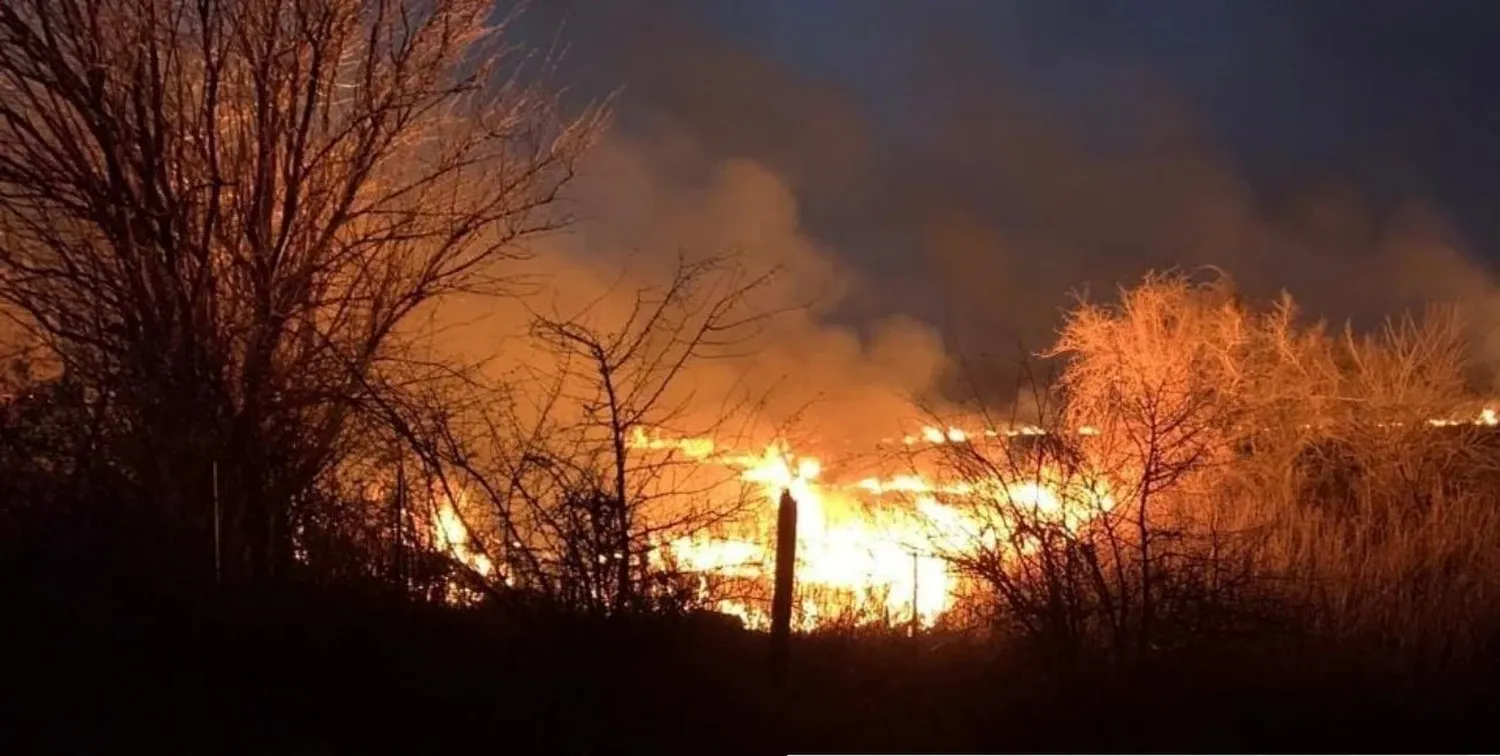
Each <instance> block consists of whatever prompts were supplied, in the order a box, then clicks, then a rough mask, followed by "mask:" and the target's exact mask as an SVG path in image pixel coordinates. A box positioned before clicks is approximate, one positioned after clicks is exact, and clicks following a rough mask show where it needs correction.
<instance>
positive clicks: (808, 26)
mask: <svg viewBox="0 0 1500 756" xmlns="http://www.w3.org/2000/svg"><path fill="white" fill-rule="evenodd" d="M537 11H538V12H535V13H534V14H533V17H532V19H531V21H530V23H532V24H534V25H536V24H540V26H539V28H555V24H556V23H557V21H559V20H563V19H566V21H567V25H566V27H565V31H564V33H563V38H564V39H566V40H567V41H568V42H569V43H570V50H569V53H568V57H567V60H566V65H565V66H564V71H565V73H566V75H567V76H568V77H569V78H570V79H572V80H573V81H574V82H576V83H578V84H579V85H580V86H581V87H582V89H583V91H593V92H599V91H604V90H605V89H607V88H611V87H620V86H622V87H623V88H624V89H623V91H622V93H621V99H620V106H619V111H618V123H617V128H618V129H619V130H620V131H621V132H622V133H629V134H637V135H647V138H652V137H651V135H658V136H659V135H660V134H663V133H670V134H672V135H673V137H672V138H673V139H678V140H682V139H686V140H690V141H691V143H692V144H693V145H694V149H695V150H697V151H699V153H701V154H702V155H703V156H705V157H704V159H705V160H710V161H711V160H717V159H727V158H743V159H748V160H752V161H755V162H756V163H757V164H759V165H762V166H764V167H765V168H767V169H768V170H770V171H771V172H773V173H774V174H775V175H776V176H777V177H779V178H780V179H781V180H782V181H783V182H784V183H785V185H786V186H787V187H788V189H789V190H790V191H791V193H792V194H793V195H794V196H795V199H796V203H797V208H798V212H799V218H800V222H801V227H802V230H803V231H804V232H805V233H806V234H807V235H808V236H809V237H811V238H813V239H815V240H816V241H817V243H818V244H819V245H822V246H824V247H826V248H827V249H828V250H829V251H830V252H829V253H830V254H831V255H832V256H834V257H835V258H837V259H838V260H839V261H841V263H843V264H845V265H847V266H848V267H849V268H850V269H852V270H855V271H857V272H858V276H859V278H860V285H859V286H857V287H855V289H854V291H853V292H852V293H851V295H850V296H849V297H848V298H847V300H846V302H845V303H844V305H843V307H842V310H841V311H842V312H843V314H844V316H846V317H848V318H850V319H853V320H858V319H860V318H862V317H865V316H867V315H870V314H875V313H880V312H886V311H891V310H902V311H906V312H909V313H911V314H913V315H917V316H919V317H922V318H924V319H926V320H928V321H930V322H940V323H944V324H950V325H952V324H969V325H973V324H977V323H984V324H987V325H986V326H985V328H986V329H990V330H993V329H995V328H997V327H998V328H999V329H1000V330H1002V331H1005V332H1006V333H1007V334H1011V335H1014V336H1018V337H1023V338H1027V339H1036V338H1042V337H1044V334H1045V332H1046V331H1047V330H1048V329H1050V328H1051V327H1052V326H1051V324H1053V323H1055V318H1056V312H1057V308H1058V307H1059V306H1062V305H1064V304H1066V297H1065V295H1066V294H1067V292H1068V291H1071V290H1074V289H1077V288H1079V287H1083V286H1087V287H1091V288H1092V289H1093V290H1098V289H1099V288H1100V287H1103V288H1104V289H1108V288H1109V287H1112V286H1114V285H1116V284H1118V283H1121V282H1126V281H1129V280H1132V279H1134V278H1136V277H1138V276H1139V275H1140V274H1141V273H1143V272H1144V271H1145V270H1146V269H1147V268H1149V267H1162V266H1182V267H1192V266H1197V265H1204V264H1213V265H1218V266H1222V267H1224V268H1225V269H1227V270H1228V271H1229V272H1230V273H1231V274H1233V275H1234V276H1235V277H1236V279H1238V280H1239V281H1240V282H1241V283H1242V284H1243V285H1244V286H1245V287H1246V288H1247V289H1249V290H1252V291H1255V292H1264V293H1274V292H1275V290H1277V289H1280V288H1283V287H1286V288H1289V289H1290V290H1291V291H1292V292H1293V293H1294V294H1296V295H1297V296H1298V297H1299V299H1301V300H1303V301H1304V303H1305V304H1306V305H1307V306H1308V308H1309V309H1311V310H1313V311H1314V312H1315V313H1317V314H1325V315H1330V316H1333V317H1335V318H1344V317H1353V318H1355V319H1356V320H1368V319H1370V318H1372V317H1375V316H1377V315H1380V314H1384V313H1386V312H1389V311H1390V310H1391V309H1392V308H1394V307H1397V306H1402V305H1407V304H1410V303H1412V302H1415V301H1417V300H1423V299H1434V298H1438V299H1449V298H1455V297H1464V298H1475V297H1489V296H1490V295H1491V291H1490V290H1491V287H1490V286H1489V284H1488V277H1489V273H1488V267H1489V266H1490V265H1491V264H1492V263H1493V262H1494V261H1500V214H1497V212H1496V211H1497V210H1500V183H1497V178H1496V177H1497V176H1500V144H1497V140H1496V138H1495V137H1496V135H1497V134H1500V96H1497V95H1500V92H1497V91H1496V87H1495V86H1494V85H1493V84H1492V82H1493V81H1494V79H1495V77H1496V75H1497V74H1500V5H1496V4H1494V3H1489V2H1479V1H1475V2H1457V1H1444V2H1422V3H1418V2H1406V3H1397V2H1391V1H1389V0H1372V1H1369V2H1333V1H1331V0H1321V1H1317V2H1313V1H1306V2H1304V1H1300V0H1299V1H1298V2H1250V1H1248V0H1247V1H1244V2H1226V1H1222V0H1199V1H1192V2H1189V1H1186V0H1182V1H1178V2H1124V1H1120V0H1117V1H1114V2H1110V1H1107V0H1099V1H1098V2H1080V1H1077V0H1009V1H1007V0H991V1H989V2H983V1H976V2H961V1H960V0H927V1H926V2H919V1H918V0H905V1H899V2H898V1H897V0H871V1H868V2H859V0H762V1H761V2H748V1H745V2H735V1H733V0H702V1H700V2H686V1H684V2H672V1H671V0H660V1H655V2H653V1H652V0H621V1H619V2H609V1H603V2H597V3H590V2H584V1H583V0H558V1H555V2H550V3H542V4H540V5H539V6H538V8H537ZM549 25H551V26H550V27H549ZM1486 261H1489V262H1486ZM954 327H957V326H954ZM980 330H983V329H980Z"/></svg>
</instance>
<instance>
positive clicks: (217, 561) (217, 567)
mask: <svg viewBox="0 0 1500 756" xmlns="http://www.w3.org/2000/svg"><path fill="white" fill-rule="evenodd" d="M213 486H214V583H215V584H216V585H217V584H222V583H223V582H224V557H223V550H222V545H221V540H222V536H221V535H220V532H221V530H220V522H221V515H220V514H219V460H217V459H216V460H214V461H213Z"/></svg>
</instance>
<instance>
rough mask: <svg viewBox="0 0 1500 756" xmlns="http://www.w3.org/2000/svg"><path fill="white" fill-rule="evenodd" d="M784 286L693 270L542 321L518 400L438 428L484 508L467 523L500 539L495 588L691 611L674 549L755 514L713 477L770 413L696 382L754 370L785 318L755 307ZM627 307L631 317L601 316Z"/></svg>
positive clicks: (594, 604) (448, 454)
mask: <svg viewBox="0 0 1500 756" xmlns="http://www.w3.org/2000/svg"><path fill="white" fill-rule="evenodd" d="M773 272H774V271H773ZM773 272H772V273H773ZM772 273H766V274H760V275H756V274H750V273H748V272H747V271H746V270H745V269H744V268H743V267H742V266H741V265H740V264H739V263H738V262H737V261H736V260H735V259H734V258H732V257H711V258H707V259H701V260H686V259H683V260H681V261H680V264H679V265H678V267H677V269H676V271H675V272H674V273H673V274H672V276H671V278H670V280H669V281H667V283H666V284H665V285H663V286H659V287H653V286H648V287H644V288H641V289H638V290H636V291H635V292H633V293H625V294H623V296H622V292H621V291H620V290H619V289H614V290H611V292H610V293H609V294H607V295H606V296H605V297H603V298H601V299H600V300H598V301H596V302H594V303H593V304H591V305H590V306H588V307H586V308H585V309H584V310H583V311H580V312H571V313H556V312H547V313H537V314H536V315H535V317H534V319H533V322H532V326H531V336H532V342H533V344H534V345H535V347H536V352H535V356H534V358H533V359H530V360H528V363H529V364H527V365H525V366H523V367H522V368H521V369H520V370H519V372H518V373H517V374H516V375H515V376H514V378H515V380H513V381H511V382H510V385H509V386H508V387H507V388H506V389H505V391H506V396H505V397H504V398H503V399H502V400H500V401H495V402H491V403H487V404H486V405H485V406H483V407H475V410H476V411H475V412H473V413H470V414H468V415H467V416H466V417H451V418H449V419H447V420H446V421H444V422H442V423H440V425H442V426H443V431H442V432H441V433H440V434H438V435H440V436H441V437H442V438H443V439H444V443H443V445H442V446H441V447H440V448H435V449H434V459H436V460H440V464H442V465H445V466H447V467H448V468H449V469H450V470H453V471H455V473H456V474H453V475H451V476H450V477H451V479H452V480H453V485H455V486H462V487H464V488H465V489H466V490H467V491H468V492H469V495H470V497H471V499H472V500H473V501H474V502H476V503H478V504H483V505H484V506H485V507H487V510H486V511H476V509H477V507H476V508H471V509H470V510H469V511H468V512H467V513H466V520H467V521H468V522H469V523H470V524H471V525H473V529H474V530H475V531H476V532H478V533H487V534H490V535H489V536H488V537H487V538H481V542H482V543H485V544H487V545H488V546H489V547H490V548H491V549H492V550H493V551H494V553H493V554H492V555H491V556H492V557H496V562H497V564H501V565H503V568H502V573H503V574H501V575H497V576H496V577H497V578H499V579H504V580H507V581H509V582H510V583H511V584H513V585H515V586H517V587H521V588H524V589H526V590H530V591H534V592H537V593H539V594H542V595H544V596H547V597H548V598H550V599H552V600H554V601H556V602H558V603H560V604H563V605H565V606H569V607H572V608H576V609H582V610H586V611H589V612H594V613H601V614H608V613H619V612H626V611H636V610H640V609H643V608H647V607H649V606H651V605H652V602H657V601H659V600H662V599H663V598H667V599H670V600H673V601H678V602H680V601H682V600H686V599H691V598H693V597H694V596H692V595H688V594H693V593H695V591H694V590H693V589H692V588H691V587H690V586H689V585H688V583H692V584H693V585H697V581H696V580H692V581H687V582H683V580H684V579H686V578H688V577H690V576H688V575H684V574H677V573H678V567H680V566H681V565H678V564H675V563H674V562H673V560H672V555H671V552H670V548H669V544H670V542H671V541H672V540H674V539H679V538H690V537H692V536H694V535H696V534H701V533H703V532H705V531H706V530H707V529H710V528H713V527H715V526H720V525H729V524H732V523H733V522H735V521H736V520H737V518H739V517H740V516H741V515H744V514H745V513H746V506H747V505H748V503H749V501H750V499H749V490H748V489H747V488H746V487H745V486H744V485H743V484H742V483H740V482H739V480H738V470H736V469H733V468H732V467H731V466H727V465H725V466H716V465H715V464H714V463H715V461H716V460H719V461H723V460H722V459H720V457H722V455H723V454H724V453H725V452H723V451H721V449H720V448H718V447H716V446H715V444H716V443H719V444H723V443H725V442H728V443H730V444H731V448H732V444H733V443H734V440H735V439H736V438H738V437H740V436H742V435H743V434H744V433H745V432H746V431H747V430H748V428H747V427H746V426H745V425H740V424H741V423H749V422H750V421H751V420H752V418H753V415H754V409H755V407H756V406H757V403H756V402H755V401H753V400H754V397H753V395H750V394H749V393H747V392H746V391H744V390H743V387H741V386H732V387H729V389H728V390H726V391H724V392H723V393H722V394H720V395H718V396H708V395H700V394H699V392H698V390H697V387H695V386H693V385H692V384H691V383H689V381H691V380H692V375H691V374H690V373H691V372H692V371H693V370H695V369H697V368H698V367H699V366H701V365H702V364H704V363H707V362H712V361H715V360H723V359H729V358H743V357H745V356H746V354H745V350H746V349H748V348H750V347H751V346H753V343H754V340H755V339H756V338H757V337H758V335H759V334H760V332H761V326H762V325H763V324H764V323H765V322H766V320H767V319H768V318H770V317H772V316H774V315H775V314H776V312H775V311H774V310H765V309H758V308H757V307H756V306H755V303H754V301H753V299H754V295H755V294H756V292H757V291H759V290H760V289H761V288H762V287H764V286H765V285H766V284H767V283H769V281H770V280H771V275H772ZM620 299H624V300H625V301H627V303H628V304H627V305H626V307H624V308H623V311H622V312H612V311H610V310H609V309H608V308H606V307H605V306H604V303H605V302H606V301H610V302H616V303H617V302H618V301H620ZM705 409H709V410H712V411H707V412H703V411H696V412H695V410H705ZM684 591H686V592H687V594H684V593H683V592H684Z"/></svg>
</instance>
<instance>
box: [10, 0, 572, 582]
mask: <svg viewBox="0 0 1500 756" xmlns="http://www.w3.org/2000/svg"><path fill="white" fill-rule="evenodd" d="M511 19H512V16H511V15H510V14H506V13H503V12H499V11H497V9H496V8H495V7H494V5H493V4H492V3H491V2H489V1H488V0H374V1H372V2H361V1H358V0H284V1H283V0H202V1H201V2H188V1H187V0H122V2H112V3H97V2H85V1H84V0H21V1H20V2H13V3H6V4H5V5H4V6H3V7H0V300H3V301H4V302H5V303H6V304H8V305H12V306H14V307H15V308H17V309H18V310H20V311H21V312H22V313H23V314H24V322H25V324H26V325H27V326H28V327H30V328H31V329H33V330H34V331H35V333H37V334H38V335H39V336H40V337H42V338H43V340H44V341H45V342H46V344H47V345H48V347H49V348H50V349H51V351H52V352H53V353H55V355H57V356H58V357H59V358H60V360H61V363H62V365H63V367H64V369H65V370H66V371H67V372H68V373H69V374H70V375H72V376H74V377H75V379H77V380H80V381H82V382H83V383H85V384H87V385H89V386H91V387H94V388H96V389H97V390H99V391H101V392H105V393H107V394H108V395H110V396H112V397H113V398H114V399H113V401H114V405H115V407H116V408H117V410H118V412H119V413H121V415H122V417H124V418H126V420H125V422H124V427H125V428H127V429H128V432H126V433H124V434H123V435H122V436H121V437H119V438H117V439H115V441H116V443H115V444H114V445H113V448H112V451H113V454H114V455H115V456H116V457H117V458H118V462H119V464H120V466H121V467H122V468H123V469H124V470H126V471H127V477H128V479H130V480H131V481H133V482H134V484H135V485H136V487H137V488H138V490H139V493H140V496H141V498H142V499H143V500H145V501H150V502H152V503H153V505H155V506H159V507H160V508H161V509H162V510H163V511H165V512H166V513H168V516H169V518H170V519H172V520H174V521H177V522H182V523H187V524H188V525H189V526H191V527H197V528H199V529H200V532H201V528H202V527H203V526H204V523H205V522H206V514H205V512H206V509H207V508H206V505H205V502H206V500H207V498H208V489H209V487H208V481H209V475H210V468H211V466H212V465H213V464H214V463H217V465H218V467H219V480H220V482H221V491H222V494H223V497H224V505H225V509H226V543H227V544H228V545H229V548H228V549H227V553H229V554H231V555H233V559H232V560H231V566H233V567H234V568H236V569H235V572H236V573H237V574H242V575H244V576H246V577H263V576H270V575H274V574H275V573H276V572H277V571H279V570H280V569H281V568H283V567H285V566H286V565H287V563H288V558H289V556H290V553H291V544H292V538H291V535H290V534H291V533H292V532H293V530H294V524H293V521H294V520H295V519H296V518H297V517H298V513H297V512H296V511H295V504H294V502H295V501H296V500H297V498H298V494H299V492H302V491H304V490H305V489H307V488H308V487H309V486H310V485H311V484H312V483H313V482H314V481H315V480H316V479H317V478H318V476H319V475H320V474H322V473H323V471H324V470H325V469H326V468H327V467H328V466H329V465H330V464H332V463H333V462H334V461H335V459H336V457H337V455H338V453H339V450H340V449H341V447H343V446H345V445H346V443H347V442H348V440H349V439H348V433H349V431H350V429H351V428H352V427H353V426H354V425H356V423H355V422H354V420H353V418H355V417H357V416H360V415H361V414H362V413H365V412H366V411H367V410H368V408H369V406H370V401H371V399H370V392H371V391H372V387H375V386H381V385H390V383H389V382H385V381H382V380H381V378H380V376H381V375H382V373H383V372H384V371H386V370H387V369H388V367H389V366H390V364H391V361H392V360H393V359H398V358H399V357H400V355H401V354H402V350H401V349H400V347H401V345H402V344H403V343H405V342H407V341H409V340H410V339H411V338H412V335H411V334H410V332H409V330H406V329H404V328H403V324H405V323H406V322H407V320H408V319H409V316H410V315H411V314H412V313H413V312H414V311H416V310H418V309H419V308H421V307H423V306H424V305H426V304H429V303H431V302H433V301H434V300H437V299H440V298H442V297H443V296H445V295H447V294H448V293H450V292H457V291H487V292H499V291H504V290H505V288H506V283H507V275H508V274H507V270H506V267H505V266H504V264H503V263H505V262H506V261H507V260H514V259H515V258H517V257H520V256H523V255H524V254H525V247H524V246H523V243H524V241H525V240H526V239H527V238H529V237H532V236H534V235H536V234H538V233H541V232H545V231H548V230H550V229H554V228H557V227H559V225H560V224H562V223H563V222H565V220H566V218H565V216H563V215H562V214H560V213H559V212H557V211H556V210H555V209H549V208H553V207H554V205H555V200H556V199H557V197H558V192H559V189H560V188H561V187H562V186H563V185H564V183H565V182H566V181H567V180H568V178H569V177H570V176H571V175H572V173H573V165H574V162H575V161H576V160H577V159H578V157H579V156H580V154H581V153H582V151H583V150H584V149H585V147H586V146H587V145H588V143H589V141H590V139H591V138H592V136H593V135H594V134H595V133H596V131H597V129H598V127H599V125H600V122H601V113H600V111H598V110H590V111H588V112H587V113H585V114H584V115H582V116H581V117H577V118H573V119H571V120H570V119H568V118H566V117H564V116H563V115H562V113H561V109H560V107H559V103H558V101H557V98H556V97H555V96H554V95H553V94H552V93H550V92H549V91H548V90H547V89H546V88H545V87H544V86H543V85H542V84H541V83H539V82H540V81H541V80H542V78H543V77H541V76H540V75H541V74H545V73H546V71H545V70H530V69H528V68H526V67H524V66H522V65H521V64H522V63H524V62H526V60H528V59H527V58H524V57H522V55H521V51H520V50H519V49H518V48H516V47H515V46H514V45H513V44H511V43H510V42H509V41H508V34H507V27H508V25H509V22H510V20H511ZM194 524H196V525H194Z"/></svg>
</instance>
